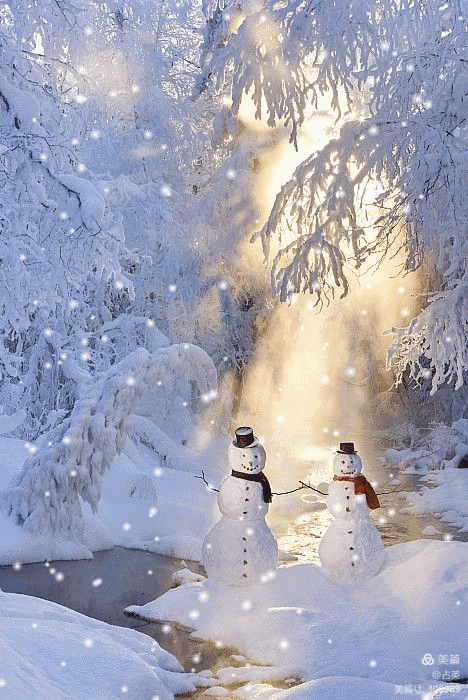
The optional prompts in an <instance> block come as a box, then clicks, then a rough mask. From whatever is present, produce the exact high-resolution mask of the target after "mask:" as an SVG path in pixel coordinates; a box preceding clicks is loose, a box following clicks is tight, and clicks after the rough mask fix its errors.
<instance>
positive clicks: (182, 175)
mask: <svg viewBox="0 0 468 700" xmlns="http://www.w3.org/2000/svg"><path fill="white" fill-rule="evenodd" d="M466 18H467V7H466V3H464V2H458V0H449V1H448V2H441V1H440V2H439V1H435V0H426V1H424V2H412V0H385V2H374V1H373V0H365V1H363V0H359V1H352V0H335V1H334V2H321V1H320V0H316V1H310V0H309V1H306V0H302V1H299V0H293V1H290V2H285V1H282V0H280V1H273V0H263V1H261V0H251V1H247V0H245V1H241V0H236V1H235V2H229V1H228V0H227V1H226V2H222V1H221V2H210V1H209V0H203V2H186V1H185V0H180V1H173V0H171V1H168V2H166V1H162V2H157V3H156V2H149V1H148V0H146V1H141V0H134V1H133V2H122V1H121V0H120V1H118V2H117V1H113V0H112V1H109V2H92V1H88V0H86V1H85V0H76V1H73V2H72V1H71V0H70V1H69V0H41V1H35V0H18V1H17V2H15V1H14V0H12V1H11V2H8V3H3V4H2V5H1V6H0V42H1V43H0V64H1V71H0V73H1V77H0V120H1V121H0V221H1V236H0V280H1V282H0V372H1V384H0V404H1V406H2V409H3V413H4V414H7V415H12V414H18V412H19V414H21V416H22V417H23V420H22V422H21V424H20V425H19V426H18V427H17V428H16V430H15V432H14V435H16V436H17V437H20V438H23V439H24V440H26V441H27V444H28V445H30V448H31V449H30V451H31V453H32V454H34V453H35V452H36V451H37V450H39V451H41V449H42V447H44V449H45V447H46V446H47V445H48V446H50V445H51V443H52V442H54V441H56V438H57V436H60V438H63V434H64V432H65V428H64V427H63V426H64V425H65V426H66V428H67V429H68V428H69V426H70V421H72V422H73V420H74V419H73V416H74V415H75V416H76V415H78V413H79V412H80V411H81V414H80V415H82V413H83V410H84V409H83V406H84V404H83V401H84V402H85V404H86V401H85V399H84V398H83V397H86V396H88V398H89V396H90V395H91V394H90V388H92V387H94V386H98V385H99V386H101V385H102V386H105V385H106V382H108V380H109V377H115V376H117V375H118V368H119V367H128V366H130V365H131V362H132V361H133V360H131V359H130V360H129V359H128V358H129V357H130V358H132V357H134V355H133V353H134V352H135V351H136V350H137V348H141V347H144V348H146V350H147V351H148V352H149V353H154V352H157V351H159V350H160V348H161V347H167V346H168V343H169V344H170V346H172V345H177V346H179V345H180V344H182V346H181V347H184V346H185V344H190V348H191V347H192V344H194V345H197V346H199V347H201V348H202V349H203V350H205V351H206V353H207V354H208V356H209V357H210V358H211V360H212V362H213V363H214V365H215V367H216V370H217V372H218V391H217V392H215V391H214V390H213V388H211V389H209V390H207V391H206V392H205V393H204V392H203V391H200V389H199V387H198V385H197V384H196V382H195V381H194V378H193V377H191V376H188V375H189V374H190V372H188V374H187V372H186V375H187V376H185V379H186V380H187V379H188V383H185V384H182V383H179V384H177V386H175V384H174V383H172V385H171V386H169V385H167V384H165V385H164V386H162V384H163V381H162V380H158V381H159V384H158V386H161V391H160V395H159V402H158V406H157V408H155V409H154V410H153V414H152V420H153V421H154V422H155V423H156V425H157V426H158V427H159V429H160V432H159V433H158V434H157V436H156V437H154V434H153V436H152V438H151V439H153V440H154V442H155V443H157V444H153V447H154V449H155V450H156V451H159V452H160V453H161V450H162V447H161V445H162V443H164V439H165V437H167V438H169V439H170V441H171V444H173V443H175V444H179V445H181V444H186V443H187V442H188V441H190V439H191V438H192V437H193V433H194V428H195V427H197V426H198V427H199V425H200V421H201V420H202V419H203V417H205V420H206V416H209V418H210V419H211V420H212V422H213V421H214V418H213V416H215V418H216V420H215V421H214V422H216V429H217V430H219V431H220V432H222V431H224V430H225V429H226V428H227V427H228V426H229V425H230V421H231V420H232V418H234V420H235V417H236V411H237V409H238V404H239V402H240V400H241V397H242V387H243V382H244V379H245V374H246V372H247V371H248V368H249V366H250V365H251V363H252V361H253V359H254V358H255V354H256V351H257V348H258V344H259V341H260V340H261V338H262V337H264V336H265V334H266V333H267V331H268V329H269V326H270V324H271V323H272V319H274V314H275V310H276V309H277V307H278V305H280V304H286V305H288V304H289V308H291V309H293V307H294V303H295V301H296V300H297V298H298V297H302V296H303V293H304V294H305V295H307V297H308V299H309V300H310V301H309V303H311V309H312V313H317V318H318V314H320V313H321V310H322V309H326V307H327V304H328V303H329V302H330V301H331V300H332V299H334V298H340V297H345V296H346V295H348V294H350V293H351V292H350V289H351V287H352V282H354V281H355V280H357V281H358V284H359V280H360V278H361V275H362V274H364V273H365V274H368V271H369V270H371V271H372V270H377V269H378V268H379V267H380V268H382V266H383V265H384V264H385V260H386V259H396V260H398V261H399V265H400V270H399V272H400V274H401V275H402V276H405V275H406V276H414V278H415V279H416V280H417V282H416V283H415V284H416V288H417V295H416V296H415V297H414V298H413V305H412V308H413V309H414V313H411V315H410V316H409V317H408V318H407V319H406V321H405V323H407V325H406V326H405V327H403V328H393V329H390V333H391V334H392V341H391V344H390V349H389V365H388V368H387V370H385V368H384V366H383V365H382V357H381V355H379V350H378V349H377V346H379V347H380V339H377V340H376V339H375V337H374V335H375V328H373V326H372V323H370V324H369V323H367V324H364V323H363V322H362V319H360V318H359V317H358V316H356V315H355V314H354V315H349V316H348V317H347V318H346V319H345V322H344V323H343V329H344V328H346V333H344V334H343V343H345V344H347V348H348V350H349V352H350V353H351V354H352V356H353V357H354V358H359V361H358V362H357V363H355V364H357V365H358V371H359V377H358V378H359V382H360V385H361V386H365V387H366V396H367V402H368V408H370V410H371V412H375V411H377V412H378V411H380V412H381V413H382V414H383V413H385V414H386V415H387V416H388V415H390V416H391V417H392V419H393V422H392V421H390V424H387V428H386V432H385V436H384V437H385V440H386V444H387V445H392V444H393V445H396V446H398V447H405V446H411V447H414V446H418V445H420V444H423V442H424V441H426V442H427V440H428V439H431V435H432V436H433V434H434V433H433V431H434V426H435V424H436V423H442V424H445V425H448V426H450V425H451V424H452V423H453V422H454V421H457V420H458V419H460V418H463V417H465V415H466V413H467V406H468V403H467V402H468V393H467V386H468V385H467V381H466V379H467V367H468V358H467V353H468V342H467V341H468V338H467V318H468V316H467V305H468V296H467V294H466V291H467V282H468V277H467V275H468V273H467V260H468V247H467V246H468V243H467V220H468V216H467V198H466V190H467V169H468V159H467V145H468V141H467V127H466V117H467V115H468V106H467V105H468V79H467V76H468V74H467V66H468V52H467V23H466ZM252 106H253V109H252ZM249 109H250V111H249ZM249 115H250V116H249ZM253 115H254V116H253ZM324 118H325V120H326V126H325V127H324V126H323V119H324ZM321 119H322V121H320V120H321ZM256 120H257V122H258V123H259V124H261V125H262V128H256V126H255V122H256ZM314 120H315V121H314ZM315 125H317V126H315ZM306 127H307V128H308V129H309V130H312V131H313V130H314V129H316V130H317V132H320V134H319V138H317V139H316V140H315V145H314V147H313V148H310V149H309V151H307V152H305V153H304V152H303V151H301V150H299V151H297V150H296V149H297V148H298V143H299V141H300V139H301V134H302V133H303V130H304V129H305V128H306ZM280 140H281V142H282V143H283V144H286V145H283V148H289V149H290V151H291V153H293V154H296V153H297V152H299V153H300V156H301V157H300V158H298V165H297V166H296V168H295V170H294V172H293V174H292V176H290V177H289V176H288V177H287V178H286V180H284V181H282V182H280V183H279V184H278V186H277V190H276V191H275V192H274V195H275V196H274V197H273V199H272V200H271V201H270V200H269V199H268V197H265V198H264V201H263V204H262V205H260V204H259V197H258V190H259V187H260V189H261V187H262V178H263V177H264V176H265V171H266V170H268V166H265V163H271V161H272V159H274V158H275V157H276V155H277V153H278V152H277V151H276V150H275V149H276V148H277V145H278V142H279V141H280ZM286 142H287V143H286ZM260 247H261V253H262V255H260ZM262 256H263V258H262ZM291 318H293V315H292V316H291ZM285 332H287V333H289V334H292V335H293V336H294V334H295V333H298V332H299V329H298V328H295V326H294V323H291V324H290V325H288V328H287V329H285ZM161 334H163V335H164V336H165V337H166V339H168V340H166V339H164V338H163V335H161ZM188 347H189V346H188V345H187V348H188ZM280 354H281V353H280ZM189 355H190V356H189V358H188V360H187V362H188V364H189V365H194V364H196V362H198V360H199V359H200V356H197V358H198V359H195V358H194V356H192V354H190V353H189ZM122 362H123V363H124V365H121V364H120V363H122ZM125 362H127V365H125ZM129 362H130V365H129V364H128V363H129ZM203 362H205V363H206V360H203ZM131 366H133V365H131ZM276 366H277V368H278V367H281V362H279V363H277V365H276ZM205 369H206V367H205ZM126 371H127V370H126ZM207 371H208V370H207ZM278 371H280V370H278ZM134 374H135V376H136V374H137V373H134ZM194 376H195V375H194ZM350 376H351V375H350ZM353 378H354V375H353ZM113 386H114V385H113ZM119 386H120V385H119ZM114 390H115V386H114ZM314 390H315V388H314V387H310V391H311V393H313V392H314ZM174 396H177V397H178V402H177V403H176V402H175V401H174ZM179 399H183V401H182V402H181V401H180V400H179ZM135 400H136V399H135ZM88 403H89V405H91V404H90V401H88ZM91 403H92V402H91ZM213 403H216V405H217V408H216V410H215V409H214V408H213ZM132 405H133V404H132ZM77 407H78V408H77ZM74 411H75V413H74ZM77 411H78V413H77ZM75 422H76V421H75ZM231 427H232V426H231ZM135 430H136V433H138V426H137V427H136V429H135ZM140 432H141V431H140ZM158 436H159V437H158ZM140 437H141V435H140ZM381 437H382V434H381ZM145 439H146V441H147V442H148V440H150V437H148V435H147V436H146V438H145ZM158 440H159V443H158ZM161 441H162V442H161ZM164 444H166V443H164ZM41 446H42V447H41ZM10 510H11V502H10ZM19 510H21V508H20V507H19ZM26 510H27V509H26ZM24 517H27V513H25V514H24V516H23V519H24Z"/></svg>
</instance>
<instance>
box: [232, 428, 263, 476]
mask: <svg viewBox="0 0 468 700" xmlns="http://www.w3.org/2000/svg"><path fill="white" fill-rule="evenodd" d="M265 461H266V453H265V450H264V448H263V446H262V445H261V444H260V442H259V440H258V438H256V437H255V436H254V434H253V430H252V428H248V427H241V428H237V430H236V438H235V440H234V441H233V442H232V443H231V444H230V445H229V448H228V462H229V466H230V467H231V469H234V470H235V471H237V472H244V473H245V474H258V473H259V472H261V471H262V469H263V467H264V466H265Z"/></svg>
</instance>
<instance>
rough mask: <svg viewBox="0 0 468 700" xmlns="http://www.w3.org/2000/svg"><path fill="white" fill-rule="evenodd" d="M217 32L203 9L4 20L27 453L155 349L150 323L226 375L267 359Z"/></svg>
mask: <svg viewBox="0 0 468 700" xmlns="http://www.w3.org/2000/svg"><path fill="white" fill-rule="evenodd" d="M201 23H202V16H201V13H200V7H199V5H198V4H197V3H191V2H190V3H189V2H177V3H161V4H160V3H157V4H154V3H153V4H149V3H147V2H142V1H141V2H132V3H122V2H114V1H113V0H109V1H108V2H83V1H82V0H61V1H60V2H56V1H55V0H54V1H52V0H46V2H41V3H37V2H35V1H34V0H16V1H12V2H10V3H8V4H7V5H5V6H4V7H3V9H2V11H1V15H0V32H1V40H2V49H1V54H0V67H1V73H2V78H1V82H0V169H1V177H2V188H1V192H0V215H1V218H2V225H3V228H2V237H1V241H0V250H1V255H0V259H1V263H0V274H1V276H2V285H1V286H2V289H1V291H0V294H1V295H2V296H1V305H0V336H1V337H0V363H1V365H0V371H1V373H2V383H1V396H0V400H1V401H2V402H3V404H4V405H5V407H6V409H7V410H8V412H10V413H12V412H13V411H15V410H17V409H18V408H20V407H22V406H24V405H26V406H27V408H28V417H27V420H26V421H25V422H24V424H23V426H22V427H21V429H20V430H21V434H22V435H23V436H24V437H25V438H27V439H28V440H35V439H36V438H37V437H38V436H39V435H40V434H41V433H43V432H44V431H47V430H49V429H50V428H52V427H53V426H54V425H56V424H58V422H60V420H62V419H63V418H65V417H66V416H68V415H69V413H70V411H72V409H73V406H74V402H75V400H76V398H77V396H78V395H79V393H80V386H81V385H82V384H83V383H86V382H87V381H88V380H89V377H90V376H94V377H96V378H97V376H98V374H99V373H101V372H103V371H106V370H107V369H108V368H109V367H110V366H112V365H113V364H115V363H116V362H119V361H121V360H122V359H123V358H124V357H125V356H126V355H127V354H128V353H129V352H132V351H133V350H135V348H137V347H138V346H140V345H143V346H144V347H146V348H147V349H148V350H150V351H151V338H150V337H149V336H150V335H151V332H152V331H151V328H156V327H157V328H160V329H161V330H162V331H163V332H164V333H165V334H166V335H167V336H168V337H169V338H170V340H171V342H184V341H191V342H196V343H198V344H201V345H202V346H203V347H204V348H205V349H206V350H207V351H208V352H209V353H210V355H211V356H212V357H213V358H214V359H215V361H216V363H217V365H218V366H219V367H221V368H222V367H223V366H224V367H232V366H236V365H239V364H242V363H243V362H244V361H245V359H246V357H247V356H248V355H249V353H251V352H252V351H253V346H254V341H255V334H256V328H255V318H256V315H257V311H258V310H259V309H260V308H261V305H262V303H263V302H262V301H261V295H260V294H258V293H257V289H258V284H257V282H256V280H255V276H254V275H250V276H248V275H247V276H246V275H245V274H243V273H242V274H241V268H240V266H239V265H238V266H237V272H236V271H235V269H234V267H231V265H230V259H231V257H235V247H236V246H235V244H236V241H235V240H233V235H234V232H235V231H236V232H237V229H238V230H242V231H243V229H242V227H241V226H240V225H239V222H240V221H243V222H244V223H245V221H247V220H248V219H249V211H248V208H247V207H245V206H244V202H245V192H246V191H248V189H249V187H250V182H249V175H248V171H249V168H247V176H244V185H243V190H242V192H241V194H239V192H240V189H241V188H240V182H241V180H242V176H241V170H242V168H244V165H245V162H244V156H245V155H246V147H243V148H242V149H239V150H238V152H237V155H234V156H233V155H232V144H231V141H232V139H229V138H228V139H221V140H220V137H219V138H218V137H217V136H216V135H215V131H216V128H217V127H216V124H215V121H216V118H217V113H218V107H219V106H220V104H221V98H220V99H219V100H218V101H216V100H215V99H213V97H212V96H206V98H205V96H202V97H201V98H199V99H197V100H194V99H193V91H194V85H195V82H196V77H197V75H198V73H199V58H200V43H201V33H200V31H199V27H200V25H201ZM234 121H235V120H234ZM236 123H237V122H236ZM237 126H239V125H237ZM221 141H222V144H221ZM247 150H248V149H247ZM247 158H252V155H251V154H247ZM240 165H242V168H241V167H240ZM218 168H220V169H221V170H223V169H224V176H223V178H222V180H221V181H220V179H219V178H216V177H214V176H213V175H214V173H215V171H217V169H218ZM234 169H235V171H236V177H235V178H234V177H233V176H232V175H231V172H232V171H234ZM244 170H245V168H244ZM242 217H243V218H242ZM236 227H237V228H236ZM223 229H224V230H223ZM236 235H238V234H236ZM228 272H229V276H228V274H227V273H228ZM252 290H253V291H252ZM255 295H256V298H254V296H255ZM147 321H148V322H149V323H151V324H152V325H151V326H148V325H147V323H146V322H147ZM244 331H245V332H244ZM225 358H227V360H226V359H225Z"/></svg>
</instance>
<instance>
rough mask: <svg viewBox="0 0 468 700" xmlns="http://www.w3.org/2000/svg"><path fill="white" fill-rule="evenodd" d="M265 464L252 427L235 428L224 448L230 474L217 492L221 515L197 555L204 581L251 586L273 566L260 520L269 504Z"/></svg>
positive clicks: (272, 545) (271, 541)
mask: <svg viewBox="0 0 468 700" xmlns="http://www.w3.org/2000/svg"><path fill="white" fill-rule="evenodd" d="M265 460H266V454H265V450H264V449H263V447H262V445H261V444H260V443H259V441H258V438H256V437H255V436H254V434H253V430H252V428H250V427H241V428H237V430H236V438H235V440H234V441H233V442H232V443H231V444H230V445H229V448H228V462H229V466H230V467H231V470H232V471H231V474H230V475H229V476H227V477H226V479H225V480H224V481H223V483H222V484H221V486H220V489H219V494H218V506H219V510H220V511H221V515H222V517H221V520H219V521H218V522H217V523H216V524H215V525H214V526H213V527H212V528H211V530H210V531H209V532H208V533H207V534H206V536H205V539H204V542H203V553H202V562H203V565H204V567H205V569H206V572H207V574H208V578H210V579H213V580H215V581H219V582H220V583H223V584H225V585H228V586H253V585H255V584H257V583H259V582H261V581H264V580H265V578H264V577H265V575H267V574H268V572H270V571H272V570H273V569H275V568H276V563H277V559H278V545H277V542H276V540H275V538H274V537H273V535H272V533H271V531H270V529H269V527H268V525H267V524H266V522H265V515H266V514H267V512H268V507H269V506H268V504H269V503H270V502H271V489H270V484H269V483H268V479H267V478H266V476H265V475H264V474H263V473H262V470H263V467H264V466H265Z"/></svg>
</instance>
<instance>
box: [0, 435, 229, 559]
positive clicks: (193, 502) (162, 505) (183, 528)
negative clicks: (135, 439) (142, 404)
mask: <svg viewBox="0 0 468 700" xmlns="http://www.w3.org/2000/svg"><path fill="white" fill-rule="evenodd" d="M186 453H187V455H188V454H189V451H188V450H186ZM28 455H29V452H28V449H27V447H26V446H25V443H24V442H23V441H22V440H17V439H14V438H6V437H0V460H1V464H2V468H1V470H0V491H1V490H2V489H4V488H5V487H6V486H7V484H8V482H9V480H10V479H11V478H12V477H13V476H14V475H15V474H17V473H18V472H19V471H20V469H21V467H22V464H23V462H24V460H25V459H26V457H27V456H28ZM145 456H146V459H145V460H143V459H142V458H141V457H140V456H139V453H138V452H137V450H136V449H134V447H133V446H132V444H131V443H130V442H128V443H127V445H126V447H125V448H124V451H123V452H122V454H121V455H119V456H118V457H116V458H115V459H114V461H113V463H112V465H111V466H110V468H109V470H108V471H107V472H106V474H105V475H104V477H103V480H102V496H101V499H100V501H99V506H98V512H97V514H96V515H93V514H92V512H91V508H90V506H89V504H87V503H84V502H81V506H82V509H83V518H84V525H85V530H84V533H83V535H82V537H81V543H78V542H73V541H71V540H65V539H60V538H57V537H52V536H49V535H42V536H34V535H32V534H30V533H28V532H27V531H26V530H25V528H22V527H19V526H17V525H15V524H14V523H13V522H12V521H11V520H8V519H6V518H4V517H2V516H0V566H1V565H7V564H14V563H15V562H20V563H22V564H26V563H30V562H39V561H45V560H50V561H55V560H59V559H60V560H70V559H91V558H92V555H93V552H97V551H100V550H103V549H111V548H112V547H113V546H114V545H120V546H126V547H130V548H132V549H144V550H147V551H152V552H155V553H158V554H166V555H168V556H175V557H179V558H181V559H190V560H193V561H200V559H201V549H202V543H203V537H204V535H205V533H206V532H207V530H209V529H210V527H212V525H213V524H214V523H215V522H216V520H217V519H218V511H217V506H216V493H215V492H214V491H211V490H209V489H207V488H206V487H205V485H204V484H203V482H202V481H201V480H199V479H195V473H196V472H197V471H198V470H199V463H198V461H197V455H196V454H195V453H193V470H194V471H193V472H192V473H189V472H185V471H177V470H175V469H168V468H164V467H160V466H155V465H159V461H158V460H157V458H156V456H155V455H154V456H153V461H151V456H150V455H148V454H146V455H145Z"/></svg>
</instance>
